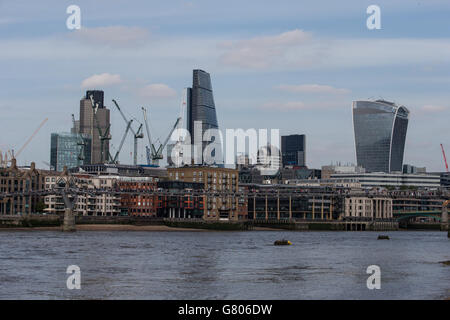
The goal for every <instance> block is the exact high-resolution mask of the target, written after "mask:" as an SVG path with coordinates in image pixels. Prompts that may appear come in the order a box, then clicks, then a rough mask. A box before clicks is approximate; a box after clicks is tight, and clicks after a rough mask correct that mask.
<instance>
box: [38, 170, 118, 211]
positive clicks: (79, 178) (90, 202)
mask: <svg viewBox="0 0 450 320" xmlns="http://www.w3.org/2000/svg"><path fill="white" fill-rule="evenodd" d="M73 178H74V179H73V181H74V183H75V185H76V187H77V188H80V189H82V190H86V192H85V193H80V194H78V197H77V199H76V202H75V204H74V207H73V210H74V213H76V214H78V215H81V216H118V215H119V214H120V196H119V195H117V194H114V193H107V192H105V193H101V194H100V193H99V194H95V193H92V192H89V191H95V190H103V191H107V190H115V189H116V180H115V179H113V178H110V177H99V176H92V175H88V174H79V175H74V176H73ZM60 179H61V175H60V174H55V173H54V174H53V175H48V176H46V177H45V190H51V189H53V188H54V187H55V186H56V184H58V181H59V180H60ZM44 203H45V210H44V212H46V213H47V214H59V215H62V214H64V207H65V206H64V200H63V198H62V196H61V195H58V194H48V195H46V196H45V198H44Z"/></svg>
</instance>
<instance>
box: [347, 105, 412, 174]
mask: <svg viewBox="0 0 450 320" xmlns="http://www.w3.org/2000/svg"><path fill="white" fill-rule="evenodd" d="M408 119H409V110H408V109H407V108H406V107H404V106H400V105H397V104H395V103H392V102H388V101H385V100H376V101H354V102H353V126H354V132H355V147H356V160H357V164H358V166H362V167H363V168H364V169H366V172H386V173H390V172H402V169H403V153H404V149H405V140H406V131H407V128H408Z"/></svg>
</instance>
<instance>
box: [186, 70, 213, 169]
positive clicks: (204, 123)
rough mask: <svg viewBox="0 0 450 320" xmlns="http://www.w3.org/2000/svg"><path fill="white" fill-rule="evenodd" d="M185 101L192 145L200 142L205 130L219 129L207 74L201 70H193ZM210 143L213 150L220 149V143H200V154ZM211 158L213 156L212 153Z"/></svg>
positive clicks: (209, 78) (209, 79)
mask: <svg viewBox="0 0 450 320" xmlns="http://www.w3.org/2000/svg"><path fill="white" fill-rule="evenodd" d="M186 100H187V101H186V102H187V108H186V109H187V130H188V131H189V133H190V135H191V142H192V144H194V141H202V138H203V134H204V133H205V131H206V130H208V129H219V125H218V123H217V115H216V106H215V104H214V97H213V91H212V85H211V77H210V75H209V73H207V72H205V71H203V70H194V72H193V80H192V88H187V99H186ZM199 121H201V127H200V126H196V122H199ZM210 143H214V145H215V148H216V149H215V150H217V148H221V144H220V141H213V142H202V147H201V152H202V154H203V150H204V149H205V147H206V145H209V144H210ZM212 156H215V152H214V151H213V153H212ZM202 159H203V157H202ZM202 162H203V160H202Z"/></svg>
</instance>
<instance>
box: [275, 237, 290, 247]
mask: <svg viewBox="0 0 450 320" xmlns="http://www.w3.org/2000/svg"><path fill="white" fill-rule="evenodd" d="M273 244H274V245H275V246H289V245H291V244H292V242H290V241H289V240H284V239H283V240H277V241H275V242H274V243H273Z"/></svg>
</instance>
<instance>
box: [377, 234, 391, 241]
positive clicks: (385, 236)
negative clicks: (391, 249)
mask: <svg viewBox="0 0 450 320" xmlns="http://www.w3.org/2000/svg"><path fill="white" fill-rule="evenodd" d="M378 240H389V236H387V235H383V234H380V235H379V236H378Z"/></svg>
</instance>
